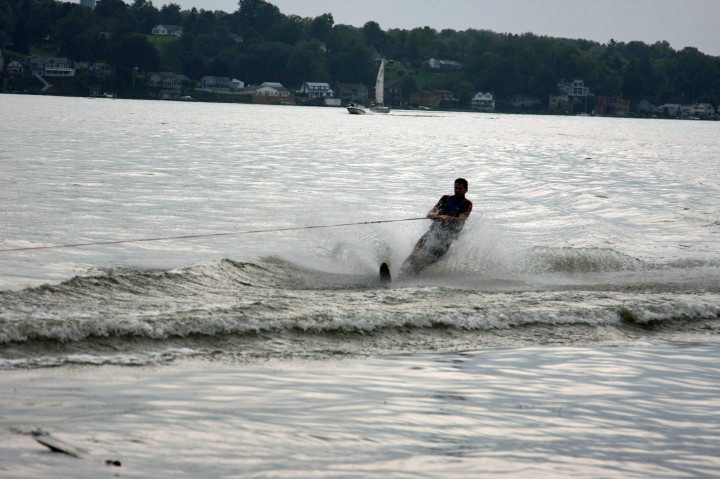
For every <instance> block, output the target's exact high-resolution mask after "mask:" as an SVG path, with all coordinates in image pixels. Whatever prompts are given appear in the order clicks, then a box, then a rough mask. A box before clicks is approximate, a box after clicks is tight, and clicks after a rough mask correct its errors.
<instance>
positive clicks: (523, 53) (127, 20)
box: [0, 0, 720, 105]
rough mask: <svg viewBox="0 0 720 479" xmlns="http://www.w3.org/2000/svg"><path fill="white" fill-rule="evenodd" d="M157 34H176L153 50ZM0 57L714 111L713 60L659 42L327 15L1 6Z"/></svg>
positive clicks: (718, 68) (267, 8) (120, 72)
mask: <svg viewBox="0 0 720 479" xmlns="http://www.w3.org/2000/svg"><path fill="white" fill-rule="evenodd" d="M157 24H167V25H178V26H181V27H183V29H184V34H183V35H182V37H180V38H178V39H173V40H168V39H165V41H161V40H160V39H157V38H153V37H151V36H150V35H149V34H150V32H151V30H152V28H153V27H154V26H155V25H157ZM0 47H2V48H3V49H4V50H5V51H6V52H7V51H8V50H9V51H10V52H11V53H12V52H15V53H16V54H22V55H28V54H30V53H31V52H39V51H44V52H48V53H50V54H53V55H57V56H66V57H68V58H71V59H73V60H75V61H88V62H96V61H103V62H107V63H110V64H112V65H113V66H115V67H116V69H117V76H118V78H117V81H118V82H120V83H122V82H129V81H130V73H131V72H132V70H133V69H135V68H138V69H140V70H143V71H161V70H166V71H174V72H177V73H183V74H185V75H187V76H188V77H190V78H192V79H196V80H197V79H199V78H201V77H202V76H204V75H218V76H230V77H235V78H238V79H240V80H243V81H245V82H249V83H257V82H262V81H280V82H282V83H283V84H284V85H285V86H287V87H290V88H296V87H299V86H300V85H301V84H302V83H303V82H304V81H327V82H330V83H331V84H336V83H364V84H366V85H368V86H370V85H371V84H372V83H373V78H374V75H375V71H376V68H377V66H376V65H377V64H376V62H375V59H376V57H377V55H381V56H384V57H385V58H388V59H390V60H393V61H394V62H395V65H393V66H391V67H390V68H389V70H388V73H387V77H388V78H389V79H399V80H401V85H402V92H403V96H404V97H405V98H407V97H408V96H409V94H410V93H411V92H412V91H414V90H417V89H445V90H450V91H452V92H453V93H454V94H455V95H456V96H457V97H458V98H459V99H460V101H461V103H465V104H466V103H467V102H469V99H470V97H471V96H472V94H474V92H477V91H490V92H493V93H494V95H495V97H496V98H497V99H498V100H500V101H502V100H503V99H509V98H511V97H512V96H513V95H517V94H523V95H529V96H533V97H536V98H538V99H542V100H546V99H547V97H548V95H549V94H551V93H555V92H556V84H557V82H558V81H559V80H560V79H566V80H572V79H573V78H579V79H582V80H584V82H585V84H586V85H588V86H589V87H590V88H591V90H592V92H593V93H594V94H596V95H618V96H621V97H623V98H625V99H627V100H631V101H640V100H642V99H647V100H649V101H651V102H652V103H655V104H661V103H697V102H708V103H712V104H713V105H718V104H719V103H720V57H713V56H708V55H705V54H703V53H702V52H700V51H698V50H697V49H696V48H685V49H683V50H680V51H676V50H674V49H673V48H671V47H670V45H669V44H668V43H667V42H658V43H655V44H653V45H648V44H645V43H642V42H629V43H622V42H615V41H613V40H610V41H609V42H608V43H607V44H600V43H598V42H593V41H587V40H569V39H560V38H551V37H544V36H538V35H534V34H531V33H527V34H523V35H513V34H499V33H495V32H491V31H487V30H466V31H454V30H442V31H437V30H434V29H432V28H429V27H424V28H414V29H412V30H402V29H389V30H387V31H385V30H383V29H381V27H380V25H379V24H378V23H377V22H374V21H370V22H367V23H366V24H365V25H364V26H363V27H361V28H358V27H353V26H349V25H341V24H335V22H334V19H333V16H332V14H331V13H326V14H323V15H320V16H318V17H315V18H301V17H299V16H296V15H285V14H283V13H282V12H280V10H279V9H278V8H277V7H276V6H275V5H273V4H272V3H269V2H267V1H265V0H240V1H239V2H238V8H237V10H236V11H235V12H232V13H228V12H222V11H208V10H203V9H199V10H198V9H196V8H193V9H191V10H181V8H180V7H179V6H178V5H177V4H169V5H165V6H163V7H162V8H159V9H158V8H156V7H155V6H154V5H153V3H152V1H150V0H133V1H132V3H131V4H127V3H125V2H123V1H122V0H99V1H98V2H97V6H96V8H95V9H94V10H91V9H89V8H87V7H84V6H81V5H79V4H74V3H67V2H58V1H56V0H0ZM429 58H438V59H447V60H454V61H457V62H460V63H461V64H462V65H463V69H462V71H460V72H453V73H445V74H430V72H429V71H428V70H427V67H426V66H424V65H425V62H426V61H427V60H428V59H429Z"/></svg>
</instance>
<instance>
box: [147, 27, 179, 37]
mask: <svg viewBox="0 0 720 479" xmlns="http://www.w3.org/2000/svg"><path fill="white" fill-rule="evenodd" d="M152 34H153V35H158V36H163V37H166V36H172V37H178V38H180V37H181V36H183V27H179V26H177V25H156V26H155V27H153V29H152Z"/></svg>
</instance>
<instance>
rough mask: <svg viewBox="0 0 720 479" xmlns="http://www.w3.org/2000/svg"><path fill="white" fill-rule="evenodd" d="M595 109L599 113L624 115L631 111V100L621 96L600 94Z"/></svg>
mask: <svg viewBox="0 0 720 479" xmlns="http://www.w3.org/2000/svg"><path fill="white" fill-rule="evenodd" d="M595 111H597V113H598V114H599V115H609V116H624V115H627V114H628V113H630V102H629V101H627V100H623V99H622V98H620V97H619V96H599V97H597V99H596V100H595Z"/></svg>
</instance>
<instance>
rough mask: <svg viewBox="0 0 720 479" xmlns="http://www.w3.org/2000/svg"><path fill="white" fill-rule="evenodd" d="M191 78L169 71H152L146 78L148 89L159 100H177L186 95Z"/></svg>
mask: <svg viewBox="0 0 720 479" xmlns="http://www.w3.org/2000/svg"><path fill="white" fill-rule="evenodd" d="M190 84H191V80H190V78H188V77H186V76H185V75H177V74H175V73H171V72H160V73H152V74H151V75H150V76H149V77H148V79H147V87H148V91H149V92H150V94H151V95H154V96H157V98H159V99H160V100H179V99H181V98H182V97H183V96H186V95H187V93H186V91H187V90H188V89H189V88H190Z"/></svg>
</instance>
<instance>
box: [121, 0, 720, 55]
mask: <svg viewBox="0 0 720 479" xmlns="http://www.w3.org/2000/svg"><path fill="white" fill-rule="evenodd" d="M126 2H127V3H132V2H131V0H126ZM269 2H270V3H272V4H273V5H276V6H277V7H278V8H279V9H280V11H281V12H282V13H284V14H286V15H289V14H295V15H300V16H301V17H316V16H318V15H322V14H323V13H332V15H333V18H334V20H335V23H336V24H338V23H344V24H348V25H355V26H359V27H360V26H363V25H364V24H365V23H366V22H368V21H370V20H373V21H376V22H378V23H379V24H380V27H381V28H382V29H383V30H388V29H390V28H403V29H408V30H409V29H412V28H415V27H423V26H430V27H433V28H435V29H437V30H442V29H443V28H451V29H453V30H466V29H468V28H475V29H485V30H493V31H495V32H499V33H525V32H532V33H536V34H538V35H547V36H552V37H563V38H585V39H588V40H595V41H598V42H600V43H606V42H608V41H609V40H610V39H611V38H613V39H615V40H616V41H622V42H629V41H633V40H639V41H642V42H645V43H655V42H656V41H660V40H667V41H668V42H670V45H672V47H673V48H675V49H676V50H680V49H682V48H684V47H686V46H693V47H696V48H698V49H699V50H700V51H702V52H704V53H707V54H709V55H716V56H720V0H445V1H437V0H360V1H349V0H269ZM166 3H171V2H170V1H168V0H154V1H153V4H154V5H155V6H156V7H158V8H160V7H162V5H164V4H166ZM172 3H177V4H179V5H180V6H181V7H182V8H183V9H190V8H192V7H193V6H194V7H197V8H198V9H201V8H202V9H205V10H224V11H226V12H234V11H235V10H237V7H238V2H237V0H173V2H172Z"/></svg>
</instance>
